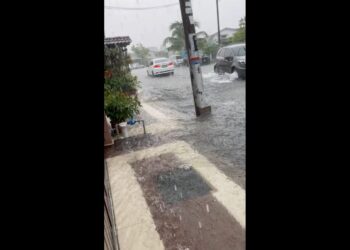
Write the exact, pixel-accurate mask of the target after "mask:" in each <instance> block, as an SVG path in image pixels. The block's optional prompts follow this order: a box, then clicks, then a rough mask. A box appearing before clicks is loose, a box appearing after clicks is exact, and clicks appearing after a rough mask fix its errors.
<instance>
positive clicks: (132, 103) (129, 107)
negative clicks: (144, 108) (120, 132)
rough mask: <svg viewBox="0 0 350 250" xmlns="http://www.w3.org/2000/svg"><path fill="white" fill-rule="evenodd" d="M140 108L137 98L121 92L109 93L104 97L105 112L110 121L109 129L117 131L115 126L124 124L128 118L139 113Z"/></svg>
mask: <svg viewBox="0 0 350 250" xmlns="http://www.w3.org/2000/svg"><path fill="white" fill-rule="evenodd" d="M140 106H141V104H140V102H139V101H138V99H137V98H133V97H131V96H128V95H126V94H125V93H122V92H116V93H111V94H108V95H106V96H105V112H106V114H107V116H108V117H109V118H110V119H111V127H112V128H113V129H119V128H118V127H117V126H116V125H117V124H119V123H122V122H126V120H127V119H128V118H131V117H133V116H134V115H135V114H138V113H139V107H140Z"/></svg>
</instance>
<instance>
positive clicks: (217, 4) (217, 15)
mask: <svg viewBox="0 0 350 250" xmlns="http://www.w3.org/2000/svg"><path fill="white" fill-rule="evenodd" d="M216 17H217V19H218V44H219V47H220V46H221V39H220V20H219V0H216Z"/></svg>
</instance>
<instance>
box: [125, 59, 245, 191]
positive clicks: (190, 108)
mask: <svg viewBox="0 0 350 250" xmlns="http://www.w3.org/2000/svg"><path fill="white" fill-rule="evenodd" d="M201 69H202V76H203V82H204V92H205V100H206V102H207V103H208V104H209V105H211V108H212V113H211V115H209V116H206V117H199V118H197V117H196V116H195V111H194V102H193V94H192V89H191V81H190V74H189V69H188V68H187V67H177V68H176V69H175V74H174V75H173V76H172V75H165V76H157V77H151V76H147V73H146V69H145V68H144V69H137V70H133V71H132V74H134V75H136V76H137V77H138V79H139V81H140V84H141V90H140V94H139V95H140V99H141V102H142V103H143V104H147V105H149V106H151V107H153V108H154V109H156V110H158V111H159V112H161V113H163V114H165V115H166V116H167V117H168V118H169V119H170V120H171V121H172V123H176V124H178V127H177V128H175V129H172V130H171V131H165V132H162V133H158V136H159V137H160V138H161V140H163V141H168V140H176V139H179V140H184V141H186V142H188V143H189V144H190V145H191V146H193V147H194V148H195V149H196V150H198V151H199V152H200V153H202V154H204V155H206V157H207V158H208V159H209V160H211V161H212V162H213V163H215V164H216V165H217V166H218V167H219V168H220V169H221V170H222V171H223V172H224V173H225V174H226V175H227V176H228V177H230V178H231V179H232V180H234V181H235V182H236V183H238V184H239V185H240V186H242V187H243V188H245V80H240V79H238V78H237V75H236V74H235V73H234V74H231V75H230V74H225V75H221V76H220V75H217V74H215V73H214V72H213V64H210V65H205V66H202V67H201ZM141 115H142V117H143V118H144V119H145V121H146V124H148V125H150V124H154V123H157V122H158V123H159V122H162V121H159V120H160V119H158V121H157V119H155V118H154V117H153V116H152V113H151V112H149V113H148V112H145V110H142V112H141Z"/></svg>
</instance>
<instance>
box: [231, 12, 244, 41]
mask: <svg viewBox="0 0 350 250" xmlns="http://www.w3.org/2000/svg"><path fill="white" fill-rule="evenodd" d="M245 26H246V24H245V17H244V18H241V19H240V20H239V29H238V30H237V32H236V33H235V34H234V35H233V37H231V38H230V43H241V42H245Z"/></svg>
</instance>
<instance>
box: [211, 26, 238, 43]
mask: <svg viewBox="0 0 350 250" xmlns="http://www.w3.org/2000/svg"><path fill="white" fill-rule="evenodd" d="M237 30H238V28H237V29H234V28H224V29H222V30H220V40H221V42H222V43H225V42H226V41H227V40H228V39H229V38H230V37H232V36H233V35H234V34H235V33H236V32H237ZM208 41H209V42H214V43H218V33H217V32H216V33H214V34H212V35H210V36H209V37H208Z"/></svg>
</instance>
